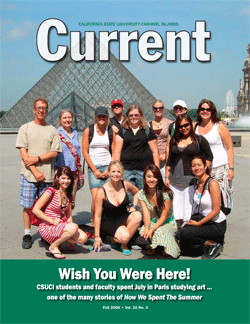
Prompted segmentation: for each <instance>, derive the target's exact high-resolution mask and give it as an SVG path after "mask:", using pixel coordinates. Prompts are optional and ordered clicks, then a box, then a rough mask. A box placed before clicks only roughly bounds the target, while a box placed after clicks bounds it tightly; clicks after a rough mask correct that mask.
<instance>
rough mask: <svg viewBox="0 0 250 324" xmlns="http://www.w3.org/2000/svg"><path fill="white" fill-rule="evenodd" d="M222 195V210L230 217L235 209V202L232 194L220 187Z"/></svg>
mask: <svg viewBox="0 0 250 324" xmlns="http://www.w3.org/2000/svg"><path fill="white" fill-rule="evenodd" d="M220 193H221V208H220V209H221V210H222V211H223V213H224V214H225V215H229V214H230V213H231V210H232V207H233V200H232V197H231V194H230V193H229V192H228V191H227V190H225V189H224V188H223V187H221V186H220Z"/></svg>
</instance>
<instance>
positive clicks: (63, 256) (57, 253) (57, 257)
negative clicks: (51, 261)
mask: <svg viewBox="0 0 250 324" xmlns="http://www.w3.org/2000/svg"><path fill="white" fill-rule="evenodd" d="M57 250H58V251H59V252H53V251H51V250H50V248H49V251H50V253H51V254H52V256H53V257H54V258H55V259H65V258H66V256H65V255H64V254H62V253H61V252H60V250H59V249H58V248H57V249H55V251H57ZM57 255H58V256H57Z"/></svg>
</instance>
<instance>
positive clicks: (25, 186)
mask: <svg viewBox="0 0 250 324" xmlns="http://www.w3.org/2000/svg"><path fill="white" fill-rule="evenodd" d="M51 185H52V183H46V182H29V181H27V180H26V178H25V176H24V175H23V174H21V175H20V206H22V207H23V208H26V209H29V208H30V207H31V206H32V205H33V203H34V201H35V199H36V198H39V197H40V196H41V194H42V193H43V192H44V191H45V190H46V189H47V188H48V187H50V186H51Z"/></svg>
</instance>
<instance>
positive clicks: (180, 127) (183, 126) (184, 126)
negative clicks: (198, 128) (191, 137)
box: [178, 123, 190, 129]
mask: <svg viewBox="0 0 250 324" xmlns="http://www.w3.org/2000/svg"><path fill="white" fill-rule="evenodd" d="M188 126H190V124H189V123H187V124H183V125H180V126H179V127H178V129H182V128H187V127H188Z"/></svg>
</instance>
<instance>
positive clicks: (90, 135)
mask: <svg viewBox="0 0 250 324" xmlns="http://www.w3.org/2000/svg"><path fill="white" fill-rule="evenodd" d="M94 126H95V124H92V125H90V126H89V144H90V143H91V141H92V139H93V137H94ZM108 137H109V151H110V152H111V145H112V142H113V128H112V126H111V125H108Z"/></svg>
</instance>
